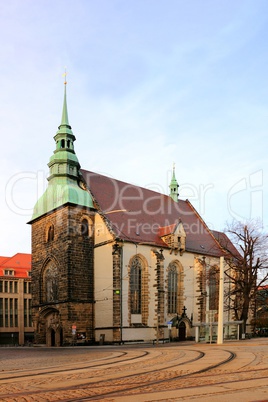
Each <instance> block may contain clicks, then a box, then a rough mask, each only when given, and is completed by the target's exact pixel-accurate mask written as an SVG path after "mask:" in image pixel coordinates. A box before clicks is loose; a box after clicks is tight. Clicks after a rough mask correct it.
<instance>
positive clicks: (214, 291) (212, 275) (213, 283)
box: [208, 267, 219, 310]
mask: <svg viewBox="0 0 268 402" xmlns="http://www.w3.org/2000/svg"><path fill="white" fill-rule="evenodd" d="M208 287H209V310H218V306H219V270H218V269H217V267H212V268H210V270H209V274H208Z"/></svg>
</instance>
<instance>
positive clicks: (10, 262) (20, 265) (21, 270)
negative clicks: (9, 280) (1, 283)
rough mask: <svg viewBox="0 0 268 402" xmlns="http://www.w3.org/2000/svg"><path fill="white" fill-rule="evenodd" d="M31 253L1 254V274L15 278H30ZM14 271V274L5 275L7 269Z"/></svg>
mask: <svg viewBox="0 0 268 402" xmlns="http://www.w3.org/2000/svg"><path fill="white" fill-rule="evenodd" d="M31 264H32V256H31V254H24V253H17V254H15V255H14V256H13V257H2V256H0V276H5V277H7V276H8V277H14V278H28V277H29V275H28V272H29V271H31ZM6 270H10V271H14V275H5V271H6Z"/></svg>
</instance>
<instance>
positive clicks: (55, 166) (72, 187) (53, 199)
mask: <svg viewBox="0 0 268 402" xmlns="http://www.w3.org/2000/svg"><path fill="white" fill-rule="evenodd" d="M54 140H55V142H56V149H55V151H54V153H53V155H52V156H51V158H50V160H49V163H48V167H49V170H50V174H49V177H48V187H47V189H46V191H45V193H44V194H43V195H42V197H41V198H39V200H38V201H37V203H36V204H35V207H34V211H33V216H32V219H31V220H34V219H37V218H39V217H40V216H42V215H44V214H47V213H48V212H50V211H52V210H54V209H56V208H59V207H61V206H63V205H65V204H67V203H71V204H75V205H81V206H85V207H88V208H94V206H93V200H92V197H91V195H90V193H89V192H88V190H87V189H86V188H85V186H83V185H80V183H81V180H82V175H81V173H80V164H79V161H78V158H77V156H76V154H75V151H74V141H75V136H74V134H73V132H72V128H71V126H70V124H69V119H68V110H67V99H66V83H65V87H64V100H63V109H62V118H61V124H60V126H59V128H58V131H57V133H56V135H55V136H54Z"/></svg>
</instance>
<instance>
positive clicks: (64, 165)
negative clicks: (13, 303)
mask: <svg viewBox="0 0 268 402" xmlns="http://www.w3.org/2000/svg"><path fill="white" fill-rule="evenodd" d="M54 140H55V150H54V153H53V155H52V157H51V158H50V161H49V163H48V166H49V169H50V175H49V177H48V187H47V189H46V191H45V193H44V194H43V196H42V197H41V198H40V199H39V200H38V201H37V203H36V205H35V207H34V211H33V216H32V219H31V221H30V224H31V226H32V314H33V323H34V328H35V342H36V343H38V344H46V345H48V346H54V345H55V346H61V345H70V344H73V343H77V342H86V343H88V344H90V343H94V342H102V343H103V342H109V343H115V342H116V343H123V342H127V341H160V340H161V339H174V340H184V339H187V338H190V337H193V336H194V333H195V331H194V326H196V325H199V326H202V325H203V324H204V325H205V324H206V323H208V316H209V317H212V318H210V319H212V320H213V321H217V302H218V283H219V259H220V257H221V256H224V251H223V249H222V248H221V246H220V244H219V242H218V240H217V236H215V233H213V232H212V231H210V230H209V228H208V227H207V226H206V224H205V222H204V221H203V220H202V218H201V217H200V215H199V214H198V213H197V211H196V210H195V209H194V207H193V206H192V205H191V203H190V202H189V201H188V200H186V201H184V200H180V199H179V198H178V196H179V194H178V187H179V186H178V183H177V180H176V177H175V170H174V168H173V177H172V180H171V183H170V195H163V194H160V193H157V192H154V191H151V190H148V189H145V188H142V187H138V186H134V185H132V184H129V183H124V182H121V181H119V180H116V179H113V178H110V177H107V176H103V175H100V174H98V173H94V172H91V171H88V170H83V169H81V167H80V164H79V161H78V158H77V156H76V154H75V150H74V141H75V136H74V134H73V132H72V128H71V126H70V124H69V119H68V112H67V102H66V84H65V93H64V102H63V112H62V120H61V124H60V126H59V129H58V131H57V133H56V135H55V137H54ZM228 318H229V317H227V316H226V320H228ZM204 336H207V335H206V334H204Z"/></svg>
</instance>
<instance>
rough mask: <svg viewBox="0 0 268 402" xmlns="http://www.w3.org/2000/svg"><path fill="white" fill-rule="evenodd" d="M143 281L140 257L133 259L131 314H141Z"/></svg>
mask: <svg viewBox="0 0 268 402" xmlns="http://www.w3.org/2000/svg"><path fill="white" fill-rule="evenodd" d="M141 281H142V261H141V260H140V258H139V257H135V258H133V260H132V262H131V266H130V310H131V314H141V309H142V306H141V300H142V293H141Z"/></svg>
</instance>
